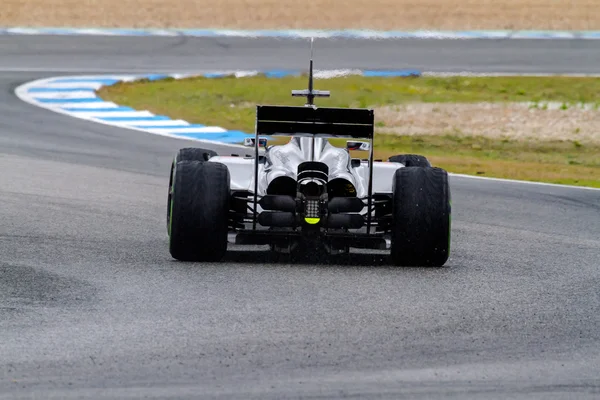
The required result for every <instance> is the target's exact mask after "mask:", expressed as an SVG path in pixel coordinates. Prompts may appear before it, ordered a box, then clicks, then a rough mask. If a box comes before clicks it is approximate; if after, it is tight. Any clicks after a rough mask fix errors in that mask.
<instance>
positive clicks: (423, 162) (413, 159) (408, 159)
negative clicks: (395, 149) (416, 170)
mask: <svg viewBox="0 0 600 400" xmlns="http://www.w3.org/2000/svg"><path fill="white" fill-rule="evenodd" d="M388 161H390V162H397V163H402V164H404V166H405V167H431V163H430V162H429V160H428V159H427V158H426V157H425V156H422V155H419V154H398V155H396V156H391V157H390V158H389V159H388Z"/></svg>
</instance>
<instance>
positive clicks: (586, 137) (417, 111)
mask: <svg viewBox="0 0 600 400" xmlns="http://www.w3.org/2000/svg"><path fill="white" fill-rule="evenodd" d="M375 117H376V120H377V122H379V123H380V124H383V125H384V126H383V127H380V128H378V131H380V132H382V133H391V134H398V135H431V134H450V135H456V136H473V135H475V136H483V137H488V138H495V139H497V138H503V139H504V138H505V139H511V140H523V141H530V140H534V141H540V140H542V141H549V140H570V141H573V142H578V143H579V144H600V112H598V110H597V109H596V107H581V106H570V107H568V108H567V109H560V108H559V109H556V107H551V108H548V109H544V108H531V106H530V105H528V104H520V103H472V104H464V103H463V104H448V103H410V104H405V105H398V106H389V107H377V108H375Z"/></svg>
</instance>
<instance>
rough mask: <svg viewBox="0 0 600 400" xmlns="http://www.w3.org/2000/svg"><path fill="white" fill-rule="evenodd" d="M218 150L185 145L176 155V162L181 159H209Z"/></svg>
mask: <svg viewBox="0 0 600 400" xmlns="http://www.w3.org/2000/svg"><path fill="white" fill-rule="evenodd" d="M216 155H217V152H216V151H214V150H208V149H201V148H199V147H185V148H183V149H179V152H177V155H176V156H175V161H174V162H176V163H177V162H179V161H208V160H209V159H210V158H212V157H215V156H216Z"/></svg>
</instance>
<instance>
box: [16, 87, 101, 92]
mask: <svg viewBox="0 0 600 400" xmlns="http://www.w3.org/2000/svg"><path fill="white" fill-rule="evenodd" d="M28 91H29V92H30V93H46V92H49V93H53V92H61V93H69V92H93V91H94V89H92V88H89V87H80V88H52V87H39V88H31V89H29V90H28Z"/></svg>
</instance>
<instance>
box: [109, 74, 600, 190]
mask: <svg viewBox="0 0 600 400" xmlns="http://www.w3.org/2000/svg"><path fill="white" fill-rule="evenodd" d="M305 86H306V78H305V77H286V78H278V79H272V78H266V77H263V76H257V77H248V78H242V79H239V78H233V77H231V78H229V77H228V78H191V79H184V80H171V79H167V80H162V81H154V82H144V81H142V82H136V83H120V84H117V85H114V86H110V87H106V88H103V89H101V90H100V92H99V95H100V96H101V97H102V98H104V99H106V100H110V101H114V102H116V103H118V104H122V105H128V106H131V107H134V108H136V109H145V110H150V111H152V112H154V113H157V114H166V115H169V116H171V117H172V118H181V119H184V120H187V121H190V122H196V123H202V124H207V125H217V126H223V127H225V128H228V129H239V130H242V131H246V132H252V131H253V127H254V113H255V105H256V104H289V105H298V104H302V100H301V99H298V98H292V97H291V96H290V90H292V89H302V88H304V87H305ZM316 86H317V88H320V89H328V90H331V91H332V97H331V98H325V99H319V101H318V103H319V104H320V105H322V106H324V107H325V106H331V107H375V108H377V107H379V106H389V105H396V104H403V103H404V104H405V103H409V102H410V103H415V102H416V103H418V102H436V103H437V102H441V103H477V102H560V103H564V104H565V108H568V107H569V105H575V104H580V103H585V104H590V103H591V104H595V105H597V103H596V102H597V99H596V94H597V93H599V92H600V79H598V78H571V77H451V78H436V77H421V78H365V77H359V76H349V77H343V78H335V79H328V80H317V85H316ZM552 112H560V111H559V110H556V111H548V113H552ZM591 112H599V111H591ZM375 114H376V118H377V111H376V113H375ZM548 129H552V128H551V127H550V126H549V127H548ZM375 152H376V157H377V158H382V159H386V158H387V157H388V156H390V155H393V154H398V153H408V152H410V153H420V154H424V155H426V156H427V157H428V158H430V159H431V161H432V162H433V163H434V164H436V165H438V166H440V167H443V168H445V169H447V170H448V171H450V172H456V173H464V174H471V175H479V176H490V177H498V178H510V179H522V180H535V181H543V182H551V183H562V184H573V185H585V186H593V187H600V157H599V156H598V154H600V144H599V143H597V142H596V143H594V142H592V143H580V142H579V141H576V140H574V139H573V138H561V140H552V141H522V140H509V139H506V138H497V139H495V138H488V137H482V136H481V137H480V136H478V135H471V136H460V135H456V134H454V133H453V132H443V131H442V132H432V134H428V135H419V136H412V135H411V136H399V135H390V134H376V140H375Z"/></svg>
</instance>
